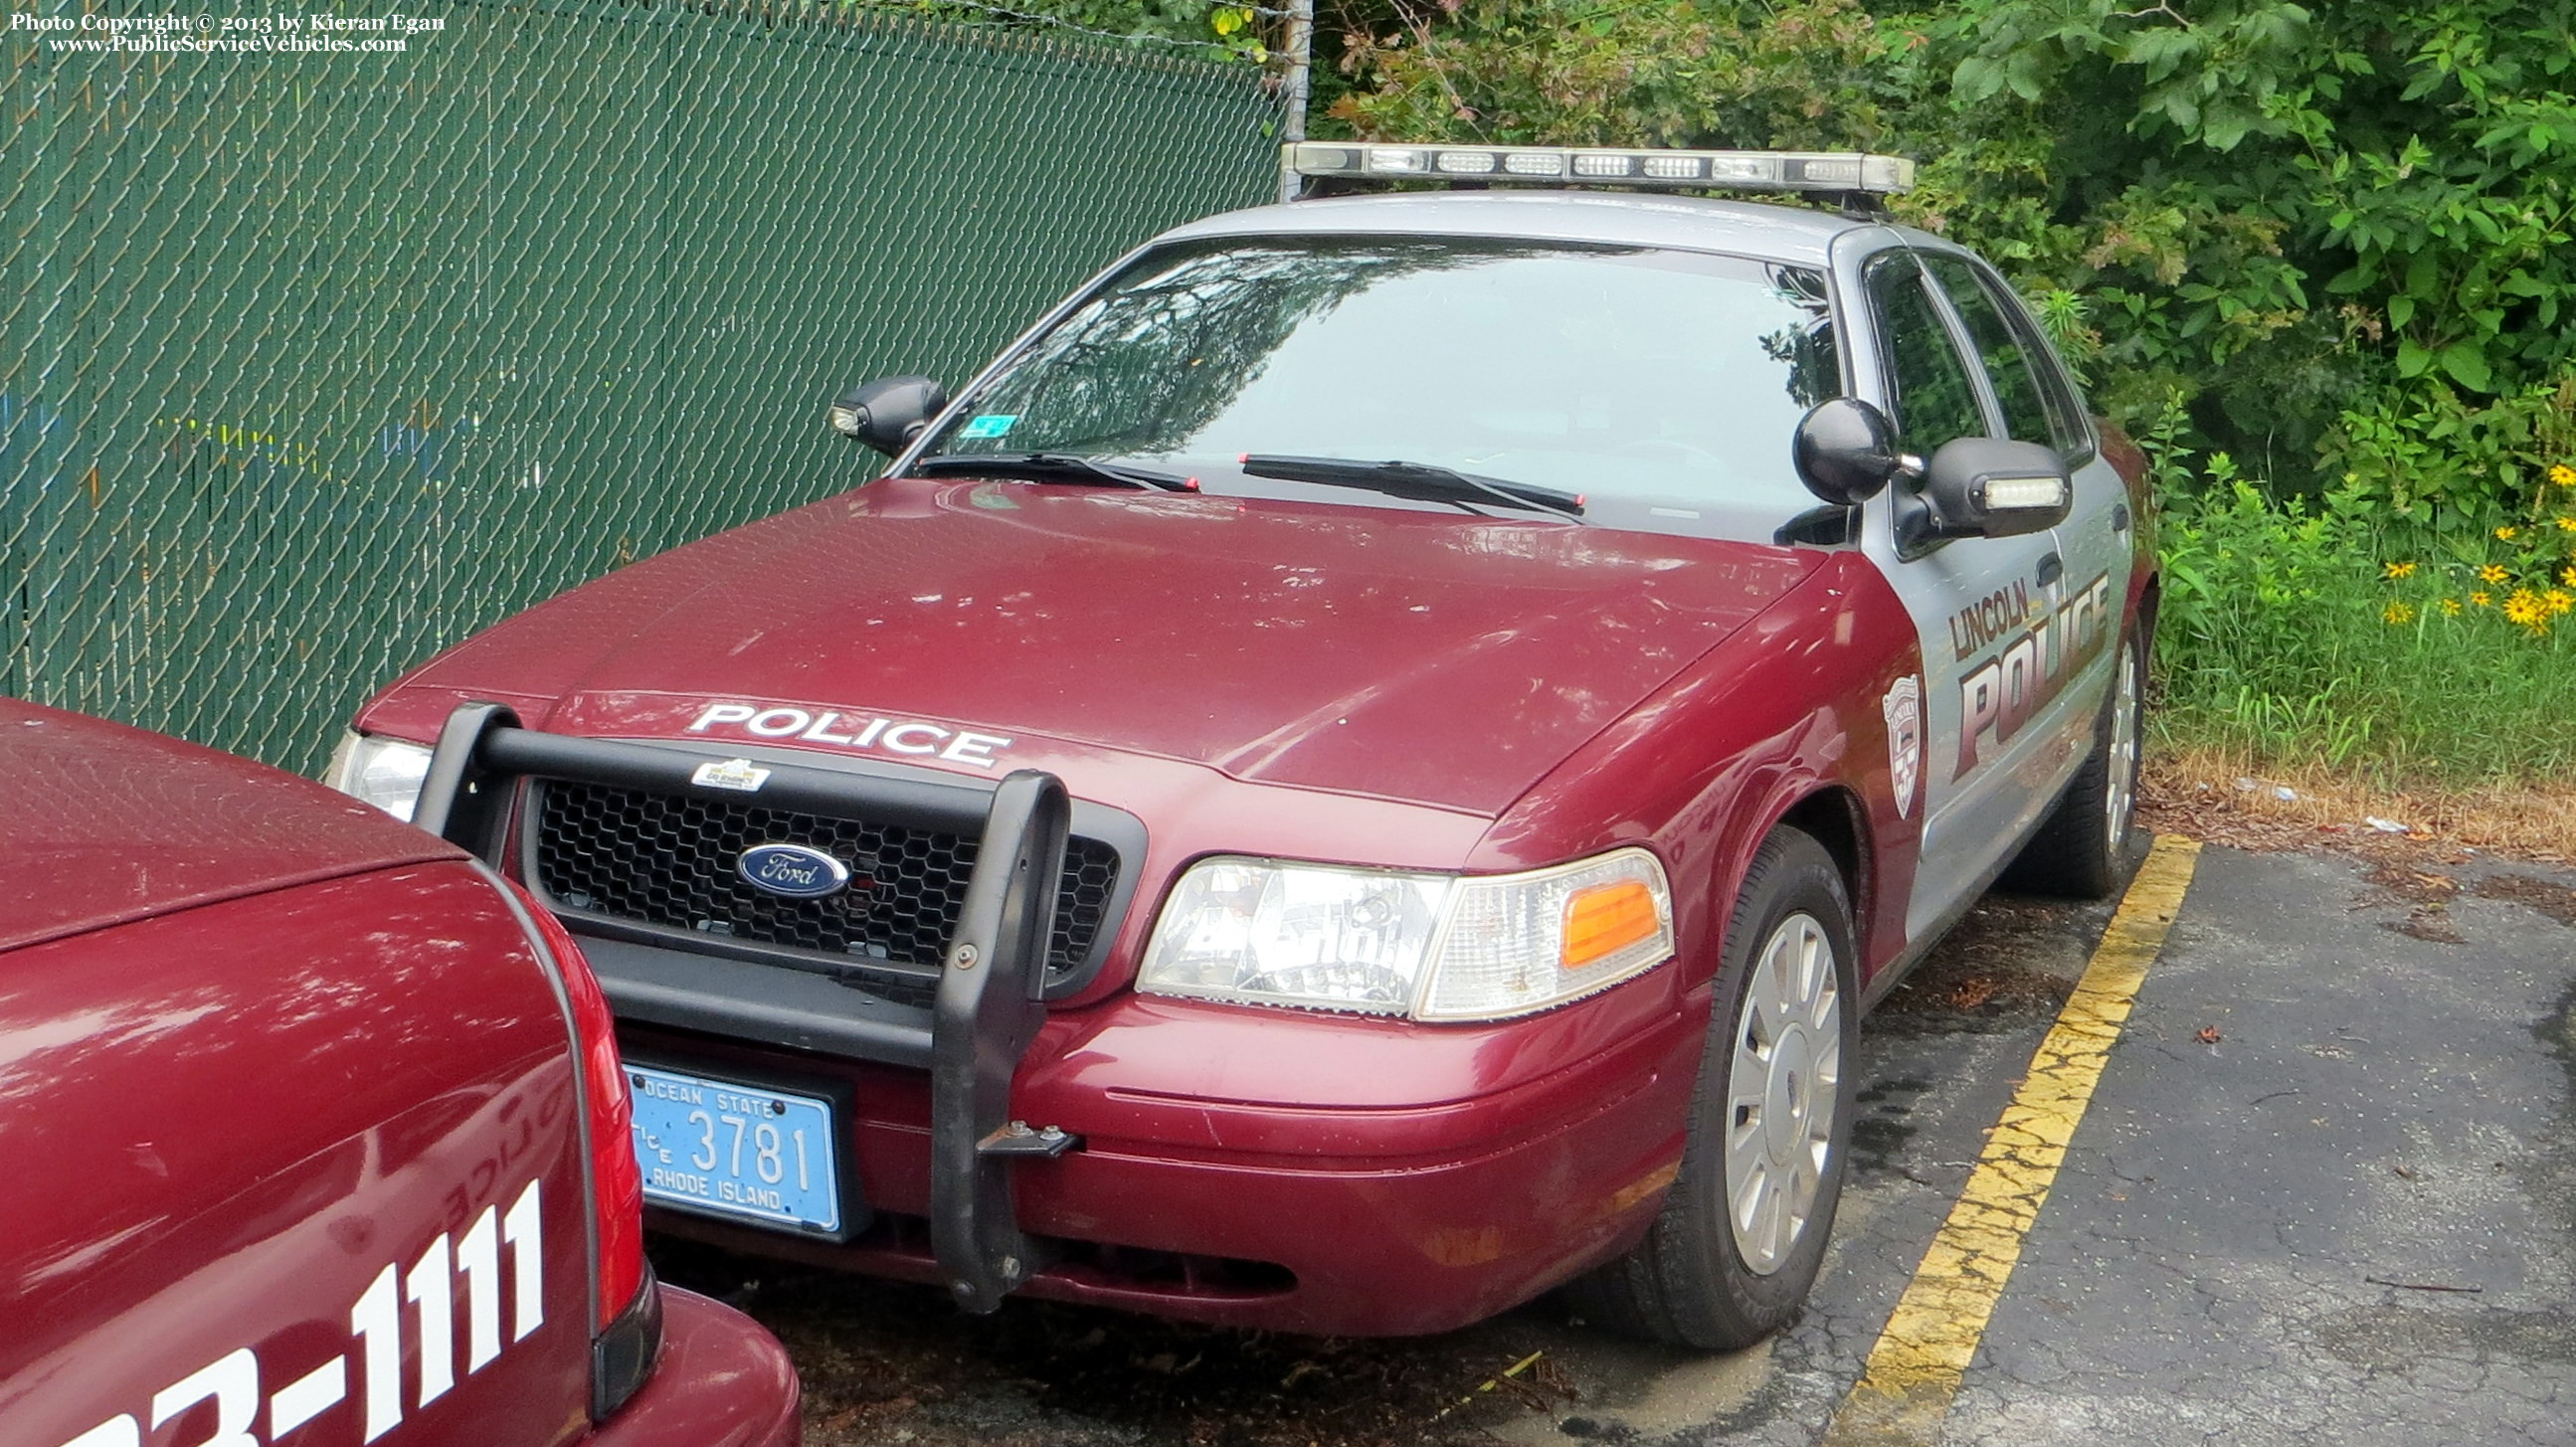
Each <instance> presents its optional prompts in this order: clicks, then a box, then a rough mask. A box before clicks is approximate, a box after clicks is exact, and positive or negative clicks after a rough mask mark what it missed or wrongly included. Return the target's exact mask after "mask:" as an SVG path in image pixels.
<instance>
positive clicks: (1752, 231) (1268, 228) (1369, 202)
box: [1156, 190, 1879, 267]
mask: <svg viewBox="0 0 2576 1447" xmlns="http://www.w3.org/2000/svg"><path fill="white" fill-rule="evenodd" d="M1877 224H1879V223H1876V222H1870V221H1860V220H1854V219H1853V218H1851V217H1848V216H1838V215H1835V214H1833V213H1831V212H1826V211H1809V210H1804V209H1801V208H1798V207H1792V206H1765V205H1762V204H1760V203H1759V202H1752V201H1711V200H1706V199H1703V198H1701V197H1697V196H1654V195H1639V194H1634V193H1629V192H1618V193H1607V194H1605V193H1602V192H1592V191H1503V190H1496V191H1408V192H1395V193H1381V194H1377V195H1363V196H1337V197H1333V198H1331V199H1329V200H1319V201H1299V202H1295V203H1293V204H1290V205H1286V206H1255V207H1253V208H1251V209H1249V210H1245V211H1228V212H1226V213H1224V214H1222V215H1218V216H1209V217H1206V218H1204V219H1202V220H1198V221H1193V222H1190V223H1189V224H1188V225H1186V226H1176V227H1174V228H1172V229H1171V230H1169V231H1166V232H1164V233H1163V234H1162V235H1161V236H1160V237H1158V238H1156V239H1157V240H1162V241H1177V240H1188V239H1194V238H1199V237H1209V236H1282V235H1296V236H1331V235H1388V234H1395V235H1407V236H1495V237H1511V238H1517V239H1526V240H1540V241H1595V242H1607V243H1610V244H1612V245H1620V246H1660V247H1672V248H1677V249H1681V250H1687V251H1723V252H1728V253H1731V254H1733V255H1737V256H1752V257H1759V258H1761V259H1763V260H1766V261H1786V262H1793V263H1797V264H1801V265H1806V266H1815V267H1822V266H1824V265H1825V251H1826V248H1827V247H1829V246H1830V245H1832V243H1833V239H1834V238H1835V237H1837V236H1839V235H1842V234H1843V233H1844V232H1847V231H1857V230H1861V229H1863V228H1866V227H1870V226H1873V225H1877Z"/></svg>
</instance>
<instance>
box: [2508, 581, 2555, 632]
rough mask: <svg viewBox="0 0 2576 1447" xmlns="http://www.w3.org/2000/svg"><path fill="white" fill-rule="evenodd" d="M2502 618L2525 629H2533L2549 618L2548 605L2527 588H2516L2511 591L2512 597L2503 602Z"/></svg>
mask: <svg viewBox="0 0 2576 1447" xmlns="http://www.w3.org/2000/svg"><path fill="white" fill-rule="evenodd" d="M2504 616H2505V621H2507V622H2509V623H2519V624H2521V625H2522V626H2523V627H2525V628H2533V627H2537V626H2539V625H2540V623H2541V621H2542V620H2543V619H2545V618H2547V617H2548V616H2549V605H2548V604H2546V603H2544V602H2542V601H2541V600H2540V595H2539V594H2538V593H2535V592H2533V591H2531V590H2530V589H2529V588H2516V589H2514V590H2513V596H2512V597H2510V598H2507V599H2505V600H2504Z"/></svg>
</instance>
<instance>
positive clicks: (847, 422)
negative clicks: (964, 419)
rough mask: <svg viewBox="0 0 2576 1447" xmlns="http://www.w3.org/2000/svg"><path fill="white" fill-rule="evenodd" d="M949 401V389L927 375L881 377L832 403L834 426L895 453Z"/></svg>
mask: <svg viewBox="0 0 2576 1447" xmlns="http://www.w3.org/2000/svg"><path fill="white" fill-rule="evenodd" d="M947 405H948V389H947V388H945V387H942V386H940V385H939V384H938V383H937V382H935V381H933V380H932V379H930V378H928V377H879V378H877V379H876V380H875V381H873V382H862V383H860V384H859V385H858V386H855V387H852V388H851V389H850V390H848V391H847V392H844V393H842V394H841V396H840V400H838V401H836V402H834V403H833V404H832V415H831V422H832V430H833V431H835V432H838V433H840V434H841V435H842V436H844V437H847V438H849V439H850V440H851V441H853V442H864V443H866V444H867V445H868V446H870V447H873V448H875V449H876V450H877V451H879V452H882V453H884V454H885V455H886V456H888V457H892V456H894V455H895V454H896V453H898V452H901V451H903V449H904V448H905V447H906V446H909V445H910V444H911V442H912V439H914V438H916V437H918V436H920V435H921V429H923V428H924V427H927V426H929V425H930V419H931V418H933V417H936V416H938V415H939V413H940V411H941V409H943V408H945V407H946V406H947Z"/></svg>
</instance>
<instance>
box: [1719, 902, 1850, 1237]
mask: <svg viewBox="0 0 2576 1447" xmlns="http://www.w3.org/2000/svg"><path fill="white" fill-rule="evenodd" d="M1842 1053H1843V1002H1842V988H1841V984H1840V981H1839V980H1838V978H1837V977H1836V974H1835V971H1834V951H1833V945H1832V943H1831V942H1830V941H1829V940H1827V939H1826V937H1825V931H1824V927H1823V926H1822V925H1820V924H1818V923H1817V922H1816V920H1815V919H1814V917H1813V916H1810V915H1806V914H1793V915H1791V916H1789V917H1788V918H1787V919H1785V920H1782V921H1781V922H1780V925H1779V927H1778V928H1777V929H1774V930H1773V931H1772V932H1771V937H1770V938H1769V939H1767V940H1765V941H1763V944H1762V948H1761V950H1760V951H1759V952H1758V953H1757V954H1756V955H1755V956H1754V959H1753V978H1752V980H1751V981H1750V982H1749V983H1748V984H1747V986H1746V988H1745V995H1744V1009H1743V1012H1742V1013H1741V1015H1740V1016H1739V1017H1738V1019H1737V1020H1736V1034H1735V1050H1734V1058H1733V1061H1732V1063H1731V1066H1730V1068H1729V1071H1728V1077H1727V1092H1726V1111H1727V1130H1726V1220H1727V1225H1728V1226H1729V1227H1730V1228H1732V1229H1733V1231H1734V1233H1735V1249H1736V1251H1737V1252H1738V1253H1740V1254H1741V1255H1742V1256H1743V1258H1744V1264H1745V1265H1746V1266H1748V1267H1750V1268H1751V1269H1752V1271H1753V1274H1754V1275H1756V1276H1768V1275H1770V1274H1771V1273H1773V1272H1775V1271H1777V1270H1779V1269H1780V1267H1781V1266H1782V1265H1783V1264H1784V1263H1786V1262H1787V1260H1788V1259H1789V1253H1790V1252H1791V1251H1792V1250H1794V1249H1796V1247H1797V1245H1798V1242H1799V1241H1800V1240H1801V1239H1802V1238H1803V1237H1804V1236H1805V1234H1806V1231H1807V1224H1808V1220H1809V1218H1810V1217H1812V1216H1813V1215H1814V1214H1815V1209H1816V1196H1817V1193H1818V1191H1819V1189H1820V1188H1821V1187H1822V1185H1823V1183H1824V1172H1825V1164H1826V1161H1827V1159H1828V1155H1829V1153H1830V1151H1831V1149H1832V1146H1833V1137H1834V1114H1835V1111H1836V1109H1837V1107H1838V1106H1839V1104H1840V1102H1841V1099H1842V1090H1841V1087H1842Z"/></svg>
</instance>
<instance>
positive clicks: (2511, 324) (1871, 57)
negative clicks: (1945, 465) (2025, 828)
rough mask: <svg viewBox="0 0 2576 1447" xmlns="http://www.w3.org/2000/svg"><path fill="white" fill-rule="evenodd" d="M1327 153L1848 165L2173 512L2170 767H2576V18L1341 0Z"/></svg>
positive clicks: (2402, 10)
mask: <svg viewBox="0 0 2576 1447" xmlns="http://www.w3.org/2000/svg"><path fill="white" fill-rule="evenodd" d="M1324 3H1325V5H1326V10H1325V17H1326V21H1325V25H1324V27H1323V34H1322V36H1321V40H1320V44H1319V51H1320V52H1321V55H1322V57H1323V60H1324V63H1325V64H1326V65H1327V67H1328V70H1327V73H1326V74H1325V75H1323V76H1322V77H1320V79H1321V81H1322V83H1321V84H1320V85H1319V86H1318V94H1319V97H1321V99H1322V103H1323V104H1324V106H1325V108H1326V109H1325V114H1324V117H1323V119H1322V123H1321V125H1319V127H1318V129H1319V131H1322V132H1323V133H1327V134H1329V133H1333V132H1334V131H1335V130H1338V131H1339V132H1341V133H1345V134H1350V135H1355V136H1360V137H1367V138H1388V139H1392V138H1424V139H1428V138H1441V139H1456V140H1478V141H1492V142H1529V143H1550V144H1565V145H1580V144H1641V143H1642V144H1662V145H1677V146H1720V147H1770V146H1782V147H1834V148H1845V147H1848V148H1859V149H1870V150H1879V151H1893V152H1897V153H1900V154H1906V155H1911V156H1914V157H1915V158H1917V160H1918V161H1919V162H1920V163H1921V169H1920V186H1919V189H1917V190H1916V191H1915V192H1914V193H1913V194H1912V195H1910V196H1907V197H1903V198H1900V199H1899V200H1898V202H1897V203H1896V206H1895V209H1896V210H1897V212H1898V213H1899V215H1900V216H1901V217H1902V218H1903V219H1906V220H1909V221H1912V222H1914V223H1915V224H1918V225H1921V226H1924V227H1926V228H1929V229H1931V230H1934V231H1938V232H1941V233H1943V234H1945V235H1948V236H1950V237H1952V238H1954V239H1957V240H1959V241H1961V242H1964V243H1966V244H1967V245H1970V246H1972V247H1975V248H1976V249H1978V250H1979V251H1981V252H1983V253H1984V254H1985V255H1987V256H1988V257H1990V258H1992V259H1993V260H1994V261H1995V262H1996V263H1997V264H1998V265H1999V266H2001V267H2003V268H2004V269H2005V270H2006V271H2007V272H2008V273H2009V274H2011V275H2012V277H2013V278H2014V280H2015V281H2016V282H2017V283H2018V284H2019V285H2020V286H2021V288H2022V289H2023V291H2024V293H2025V294H2026V295H2027V296H2028V297H2029V298H2030V299H2031V300H2032V302H2033V303H2034V305H2035V308H2036V309H2037V311H2038V312H2039V314H2040V316H2041V318H2042V320H2043V321H2044V322H2045V323H2046V324H2047V325H2048V327H2049V329H2050V331H2051V332H2052V334H2053V335H2054V336H2055V338H2056V339H2057V341H2058V343H2059V345H2060V347H2061V349H2062V350H2063V351H2064V352H2065V353H2066V355H2067V357H2068V359H2069V360H2070V361H2071V362H2072V363H2073V364H2074V365H2075V366H2076V367H2077V368H2078V370H2079V371H2080V372H2082V373H2083V375H2084V379H2085V382H2086V384H2087V388H2088V391H2089V392H2090V394H2091V396H2092V399H2093V402H2094V404H2095V406H2096V408H2097V410H2099V411H2101V412H2103V413H2105V414H2107V415H2108V416H2109V417H2110V418H2111V419H2112V420H2114V421H2115V422H2118V423H2119V424H2121V425H2122V426H2123V427H2125V428H2126V429H2127V430H2128V431H2129V432H2130V433H2131V434H2132V435H2133V436H2134V437H2136V438H2137V439H2138V440H2139V441H2140V442H2141V443H2142V444H2143V445H2144V446H2145V447H2146V449H2147V452H2148V454H2149V456H2150V458H2151V460H2152V462H2153V465H2154V467H2155V470H2156V473H2157V479H2158V482H2159V484H2160V486H2161V490H2162V491H2163V493H2164V495H2165V497H2166V498H2167V500H2168V504H2169V507H2170V508H2171V510H2172V512H2173V517H2172V519H2171V522H2172V525H2171V526H2169V527H2168V528H2167V529H2166V532H2165V536H2166V540H2167V552H2168V556H2167V558H2166V565H2167V566H2166V575H2167V582H2168V592H2167V600H2166V604H2167V606H2166V609H2165V618H2164V627H2163V629H2162V630H2161V636H2160V639H2159V644H2158V647H2159V653H2160V657H2159V679H2160V682H2161V684H2162V695H2163V699H2162V702H2163V711H2162V715H2161V718H2162V727H2163V729H2164V730H2165V733H2166V737H2167V739H2168V741H2171V742H2182V743H2189V744H2201V745H2214V746H2218V747H2220V748H2224V749H2229V750H2233V751H2238V752H2241V753H2242V754H2244V755H2246V756H2248V757H2250V758H2252V759H2254V760H2255V761H2257V762H2286V763H2318V764H2324V765H2327V766H2330V767H2334V768H2338V769H2346V770H2352V771H2356V772H2360V773H2364V774H2367V775H2373V776H2376V777H2378V778H2380V779H2382V780H2384V781H2389V782H2405V783H2414V782H2422V781H2427V780H2435V779H2498V778H2505V779H2513V778H2521V779H2548V778H2552V777H2556V776H2560V775H2561V774H2563V771H2564V770H2565V769H2567V768H2568V767H2570V766H2571V765H2576V649H2571V647H2570V646H2569V645H2570V642H2571V638H2570V635H2571V633H2576V626H2571V625H2576V617H2571V616H2570V615H2571V609H2576V316H2571V315H2570V312H2571V311H2576V249H2571V248H2570V247H2569V246H2568V244H2567V243H2568V233H2569V230H2570V219H2571V218H2570V209H2571V204H2576V198H2571V183H2576V101H2571V98H2570V91H2571V89H2576V0H2446V3H2429V4H2428V3H2412V4H2408V3H2384V0H2359V3H2347V0H2338V3H2334V4H2331V5H2329V4H2326V3H2322V0H2320V3H2316V4H2313V5H2308V6H2301V5H2295V4H2287V3H2279V0H2167V3H2163V4H2152V3H2147V0H2116V3H2115V0H1954V3H1947V4H1937V5H1936V4H1925V3H1922V0H1913V3H1877V4H1871V3H1864V0H1775V3H1747V0H1431V3H1427V4H1426V3H1419V0H1324Z"/></svg>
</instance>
